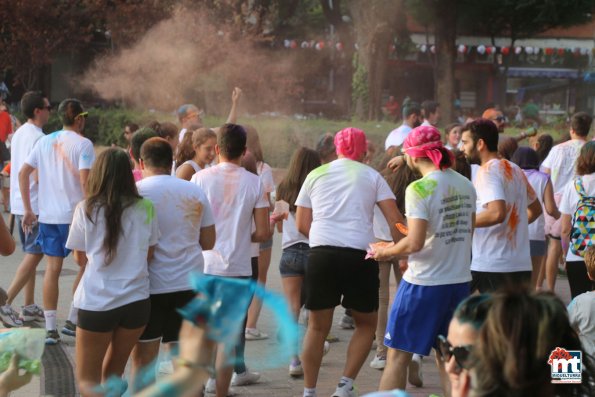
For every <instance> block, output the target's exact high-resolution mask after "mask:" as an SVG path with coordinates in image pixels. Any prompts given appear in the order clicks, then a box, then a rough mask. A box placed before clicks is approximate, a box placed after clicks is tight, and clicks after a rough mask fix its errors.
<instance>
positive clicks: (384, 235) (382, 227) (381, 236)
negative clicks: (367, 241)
mask: <svg viewBox="0 0 595 397" xmlns="http://www.w3.org/2000/svg"><path fill="white" fill-rule="evenodd" d="M372 223H373V225H374V237H376V238H377V239H378V240H383V241H393V236H392V234H391V233H390V226H389V225H388V222H387V221H386V218H385V217H384V214H383V213H382V211H381V210H380V207H379V206H377V205H375V206H374V220H373V222H372Z"/></svg>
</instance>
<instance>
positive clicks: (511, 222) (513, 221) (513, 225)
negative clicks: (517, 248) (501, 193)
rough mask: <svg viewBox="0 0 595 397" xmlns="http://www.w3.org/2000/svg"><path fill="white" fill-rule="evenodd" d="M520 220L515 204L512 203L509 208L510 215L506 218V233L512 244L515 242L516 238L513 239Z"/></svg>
mask: <svg viewBox="0 0 595 397" xmlns="http://www.w3.org/2000/svg"><path fill="white" fill-rule="evenodd" d="M520 221H521V218H520V216H519V211H518V209H517V207H516V204H513V205H512V208H511V209H510V217H509V218H508V233H507V238H508V241H510V242H511V243H513V244H515V243H516V239H515V237H516V231H517V228H518V226H519V223H520Z"/></svg>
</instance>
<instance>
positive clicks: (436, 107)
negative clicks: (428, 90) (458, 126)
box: [421, 101, 440, 127]
mask: <svg viewBox="0 0 595 397" xmlns="http://www.w3.org/2000/svg"><path fill="white" fill-rule="evenodd" d="M421 111H422V115H423V117H424V122H423V123H422V125H426V126H430V125H431V126H434V127H435V126H436V125H437V124H438V122H439V121H440V104H439V103H438V102H436V101H423V102H422V103H421Z"/></svg>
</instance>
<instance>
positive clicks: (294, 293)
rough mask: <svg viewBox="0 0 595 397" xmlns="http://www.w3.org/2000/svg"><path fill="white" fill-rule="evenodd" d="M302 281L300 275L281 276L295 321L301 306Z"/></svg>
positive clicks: (302, 278)
mask: <svg viewBox="0 0 595 397" xmlns="http://www.w3.org/2000/svg"><path fill="white" fill-rule="evenodd" d="M303 282H304V277H302V276H293V277H283V278H281V283H282V284H283V292H285V297H286V298H287V301H288V302H289V307H290V308H291V312H292V313H293V315H294V318H295V319H296V321H297V319H298V317H299V315H300V308H301V306H302V301H301V296H302V284H303ZM298 344H299V342H298ZM297 351H299V345H298V346H297Z"/></svg>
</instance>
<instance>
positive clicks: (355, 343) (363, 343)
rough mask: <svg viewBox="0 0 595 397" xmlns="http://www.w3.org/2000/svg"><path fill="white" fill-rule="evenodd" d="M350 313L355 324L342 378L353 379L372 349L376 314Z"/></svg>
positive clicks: (376, 320) (353, 311) (376, 319)
mask: <svg viewBox="0 0 595 397" xmlns="http://www.w3.org/2000/svg"><path fill="white" fill-rule="evenodd" d="M351 313H352V315H353V320H354V322H355V330H354V331H353V335H351V340H350V341H349V346H348V347H347V359H346V360H345V361H346V362H345V369H344V370H343V376H346V377H348V378H351V379H355V378H356V377H357V374H358V373H359V370H360V369H361V368H362V365H363V364H364V362H365V361H366V359H367V358H368V354H369V353H370V349H371V348H372V342H373V341H374V334H375V333H376V323H377V322H378V313H377V312H373V313H362V312H358V311H356V310H353V309H352V310H351Z"/></svg>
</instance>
